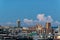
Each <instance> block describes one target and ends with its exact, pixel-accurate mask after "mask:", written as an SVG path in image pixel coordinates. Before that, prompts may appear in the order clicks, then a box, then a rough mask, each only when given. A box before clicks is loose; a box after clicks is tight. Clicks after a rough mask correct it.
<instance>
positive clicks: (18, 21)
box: [17, 19, 20, 27]
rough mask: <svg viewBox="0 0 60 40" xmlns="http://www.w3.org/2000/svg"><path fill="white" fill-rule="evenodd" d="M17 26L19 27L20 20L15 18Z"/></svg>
mask: <svg viewBox="0 0 60 40" xmlns="http://www.w3.org/2000/svg"><path fill="white" fill-rule="evenodd" d="M17 27H20V20H19V19H18V20H17Z"/></svg>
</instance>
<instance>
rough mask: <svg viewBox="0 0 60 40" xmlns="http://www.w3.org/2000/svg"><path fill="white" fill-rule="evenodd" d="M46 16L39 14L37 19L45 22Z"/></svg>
mask: <svg viewBox="0 0 60 40" xmlns="http://www.w3.org/2000/svg"><path fill="white" fill-rule="evenodd" d="M44 16H45V15H44V14H38V15H37V19H38V20H39V21H44V20H45V17H44Z"/></svg>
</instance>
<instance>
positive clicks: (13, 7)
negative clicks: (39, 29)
mask: <svg viewBox="0 0 60 40" xmlns="http://www.w3.org/2000/svg"><path fill="white" fill-rule="evenodd" d="M41 15H42V18H43V19H44V20H45V18H46V20H47V18H50V19H51V20H50V19H49V21H52V20H53V21H54V22H58V23H59V21H60V0H0V24H7V23H10V22H13V23H16V20H17V19H20V21H21V22H25V23H31V22H32V21H36V20H37V21H38V20H39V21H41V20H42V18H41ZM38 16H39V17H38Z"/></svg>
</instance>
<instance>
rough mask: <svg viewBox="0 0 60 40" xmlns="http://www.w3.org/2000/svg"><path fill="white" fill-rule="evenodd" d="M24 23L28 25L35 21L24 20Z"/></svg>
mask: <svg viewBox="0 0 60 40" xmlns="http://www.w3.org/2000/svg"><path fill="white" fill-rule="evenodd" d="M23 21H24V23H26V24H31V23H32V22H33V20H31V19H30V20H29V19H24V20H23Z"/></svg>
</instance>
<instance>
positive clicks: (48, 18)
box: [37, 14, 53, 22]
mask: <svg viewBox="0 0 60 40" xmlns="http://www.w3.org/2000/svg"><path fill="white" fill-rule="evenodd" d="M37 19H38V20H39V21H44V22H52V21H53V19H52V17H51V16H47V17H46V16H45V14H38V15H37Z"/></svg>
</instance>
